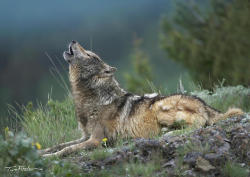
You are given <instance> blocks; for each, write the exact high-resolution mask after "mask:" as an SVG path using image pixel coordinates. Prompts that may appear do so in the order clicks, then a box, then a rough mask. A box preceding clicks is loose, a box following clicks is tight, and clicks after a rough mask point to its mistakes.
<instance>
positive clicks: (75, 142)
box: [39, 136, 87, 155]
mask: <svg viewBox="0 0 250 177" xmlns="http://www.w3.org/2000/svg"><path fill="white" fill-rule="evenodd" d="M86 139H87V138H86V137H85V136H83V137H82V138H80V139H77V140H73V141H69V142H66V143H61V144H58V145H55V146H53V147H50V148H46V149H42V150H40V151H39V154H40V155H43V154H47V153H51V152H55V151H59V150H61V149H63V148H65V147H67V146H71V145H74V144H78V143H81V142H83V141H85V140H86Z"/></svg>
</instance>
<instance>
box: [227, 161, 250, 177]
mask: <svg viewBox="0 0 250 177" xmlns="http://www.w3.org/2000/svg"><path fill="white" fill-rule="evenodd" d="M222 174H223V176H228V177H247V176H248V175H249V170H248V169H246V168H243V167H241V166H240V165H239V164H236V163H232V162H227V163H226V165H225V166H224V168H223V169H222Z"/></svg>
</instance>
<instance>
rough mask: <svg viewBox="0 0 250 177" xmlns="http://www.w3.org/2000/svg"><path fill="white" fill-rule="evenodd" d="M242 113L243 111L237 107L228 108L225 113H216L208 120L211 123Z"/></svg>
mask: <svg viewBox="0 0 250 177" xmlns="http://www.w3.org/2000/svg"><path fill="white" fill-rule="evenodd" d="M243 114H244V112H243V111H242V110H241V109H239V108H229V109H228V110H227V112H225V113H218V114H217V115H216V116H215V117H214V118H212V119H211V120H210V121H209V124H210V125H212V124H214V123H216V122H218V121H220V120H225V119H227V118H229V117H234V116H240V115H243Z"/></svg>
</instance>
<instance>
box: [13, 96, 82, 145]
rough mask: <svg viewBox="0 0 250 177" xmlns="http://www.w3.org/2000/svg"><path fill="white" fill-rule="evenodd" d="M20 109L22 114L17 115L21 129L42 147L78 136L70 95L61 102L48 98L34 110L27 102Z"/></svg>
mask: <svg viewBox="0 0 250 177" xmlns="http://www.w3.org/2000/svg"><path fill="white" fill-rule="evenodd" d="M22 110H23V114H22V115H18V114H17V117H18V118H19V119H20V120H21V124H22V127H23V130H24V131H25V132H26V133H27V134H28V135H29V136H30V137H32V138H33V139H34V140H35V141H37V142H39V143H40V144H41V145H42V147H43V148H46V147H50V146H52V145H55V144H59V143H62V142H67V141H70V140H73V139H77V138H80V135H81V133H80V131H79V130H78V128H77V127H78V125H77V121H76V116H75V109H74V105H73V100H72V98H71V97H67V98H66V99H65V100H64V101H63V102H58V101H54V100H52V99H49V101H48V103H47V104H46V105H45V106H43V105H39V106H38V108H37V109H35V110H34V109H33V105H32V103H29V104H28V105H27V106H25V107H23V108H22Z"/></svg>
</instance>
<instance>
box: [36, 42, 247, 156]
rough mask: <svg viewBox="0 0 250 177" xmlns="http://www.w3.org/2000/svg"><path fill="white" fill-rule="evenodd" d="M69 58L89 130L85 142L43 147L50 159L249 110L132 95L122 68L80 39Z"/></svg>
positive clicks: (79, 111)
mask: <svg viewBox="0 0 250 177" xmlns="http://www.w3.org/2000/svg"><path fill="white" fill-rule="evenodd" d="M63 56H64V59H65V60H66V61H67V62H68V63H69V79H70V83H71V87H72V95H73V98H74V102H75V107H76V113H77V120H78V123H79V126H80V127H81V129H82V132H83V134H82V138H81V139H79V140H74V141H71V142H67V143H63V144H60V145H57V146H55V147H52V148H48V149H45V150H42V151H40V153H41V154H43V156H45V157H47V156H53V155H57V156H62V155H66V154H68V153H71V152H74V151H77V150H80V149H87V148H95V147H97V146H99V145H100V143H101V141H102V139H103V138H107V139H108V140H116V139H117V138H118V136H119V138H127V137H132V138H137V137H144V138H148V137H151V136H154V135H158V134H159V133H160V130H161V127H163V126H166V127H168V126H171V125H172V124H173V123H174V122H176V121H181V120H183V121H185V122H186V123H187V124H188V125H190V126H192V125H194V124H195V125H196V126H204V125H206V124H207V125H211V124H213V123H215V122H217V121H218V120H221V119H225V118H227V117H229V116H232V115H237V114H242V113H243V112H242V111H241V110H240V109H236V108H234V109H229V110H228V111H227V112H226V113H221V112H220V111H218V110H216V109H214V108H212V107H210V106H208V105H207V104H206V103H205V102H204V101H202V100H201V99H199V98H197V97H194V96H188V95H183V94H175V95H170V96H161V95H158V94H156V93H153V94H145V95H143V96H139V95H135V94H132V93H129V92H127V91H125V90H123V89H122V88H121V87H120V86H119V84H118V82H117V81H116V79H115V78H114V73H115V71H116V68H114V67H111V66H109V65H108V64H106V63H105V62H104V61H103V60H102V59H101V58H100V57H99V56H97V55H96V54H95V53H93V52H91V51H88V50H85V49H84V48H83V47H82V46H81V45H80V44H79V43H78V42H75V41H72V42H71V43H70V44H69V49H68V51H65V52H64V54H63Z"/></svg>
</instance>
